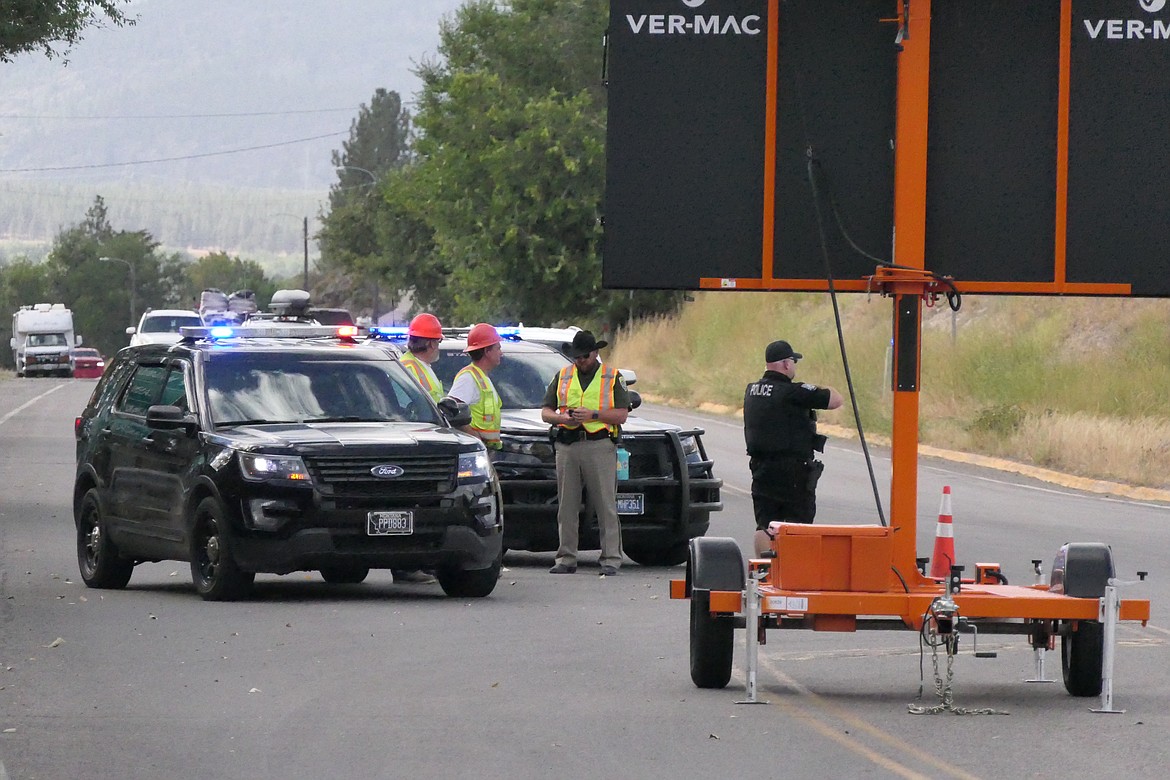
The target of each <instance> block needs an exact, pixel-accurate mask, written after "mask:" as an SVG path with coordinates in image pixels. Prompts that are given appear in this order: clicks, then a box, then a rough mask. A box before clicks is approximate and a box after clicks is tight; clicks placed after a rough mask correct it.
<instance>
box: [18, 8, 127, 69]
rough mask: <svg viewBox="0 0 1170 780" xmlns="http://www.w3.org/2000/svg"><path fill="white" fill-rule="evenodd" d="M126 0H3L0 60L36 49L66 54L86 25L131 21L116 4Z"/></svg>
mask: <svg viewBox="0 0 1170 780" xmlns="http://www.w3.org/2000/svg"><path fill="white" fill-rule="evenodd" d="M129 4H130V0H4V4H3V5H0V62H12V59H13V57H15V56H16V55H18V54H23V53H25V52H31V51H37V50H40V51H42V52H43V53H44V55H45V56H46V57H48V58H50V59H52V58H53V57H57V56H61V55H63V54H68V52H69V49H71V48H72V47H73V46H74V44H76V43H77V42H78V41H80V40H81V33H82V31H83V30H84V29H85V28H87V27H92V26H94V25H97V24H100V23H102V22H105V21H109V22H112V23H113V24H114V25H116V26H118V27H123V26H128V25H133V24H134V22H135V19H133V18H131V17H128V16H126V15H125V14H124V13H123V12H122V11H121V10H120V9H119V8H118V6H119V5H129Z"/></svg>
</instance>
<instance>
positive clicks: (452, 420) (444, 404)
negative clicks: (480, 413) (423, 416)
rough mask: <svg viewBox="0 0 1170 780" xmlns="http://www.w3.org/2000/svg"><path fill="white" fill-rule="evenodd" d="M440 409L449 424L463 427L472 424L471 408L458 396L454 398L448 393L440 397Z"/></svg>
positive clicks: (454, 426) (453, 426)
mask: <svg viewBox="0 0 1170 780" xmlns="http://www.w3.org/2000/svg"><path fill="white" fill-rule="evenodd" d="M439 411H440V412H442V413H443V417H445V418H446V419H447V424H448V425H450V426H451V427H452V428H462V427H463V426H464V425H470V424H471V410H470V409H468V408H467V404H465V403H463V402H462V401H460V400H459V399H458V398H452V397H451V396H449V395H448V396H446V397H444V398H442V399H440V401H439Z"/></svg>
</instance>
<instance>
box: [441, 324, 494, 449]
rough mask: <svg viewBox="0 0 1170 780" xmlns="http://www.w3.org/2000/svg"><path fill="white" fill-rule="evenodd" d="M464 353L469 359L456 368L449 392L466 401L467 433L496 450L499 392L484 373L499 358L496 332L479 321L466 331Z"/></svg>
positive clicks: (488, 371) (487, 371)
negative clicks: (457, 370) (463, 364)
mask: <svg viewBox="0 0 1170 780" xmlns="http://www.w3.org/2000/svg"><path fill="white" fill-rule="evenodd" d="M466 352H467V356H468V357H470V358H471V362H470V363H468V364H467V365H466V366H464V367H463V368H461V369H459V373H458V374H456V375H455V380H454V381H453V382H452V383H451V392H450V393H449V395H450V396H451V397H452V398H455V399H457V400H459V401H462V402H463V403H465V404H467V407H468V410H469V411H470V412H471V424H470V425H467V426H464V430H465V431H467V432H468V433H472V434H475V435H476V436H478V437H479V438H480V439H482V440H483V443H484V445H485V446H486V447H487V448H488V449H489V450H498V449H500V447H501V446H502V445H501V444H500V407H501V406H502V404H501V402H500V394H499V393H497V392H496V386H495V385H493V384H492V380H491V379H489V378H488V374H489V373H490V372H491V371H492V369H494V368H495V367H496V366H498V365H500V360H501V359H503V352H502V351H501V348H500V334H499V332H498V331H497V330H496V329H495V328H493V327H492V326H491V325H489V324H487V323H486V322H481V323H479V324H477V325H473V326H472V327H471V330H470V331H468V333H467V348H466Z"/></svg>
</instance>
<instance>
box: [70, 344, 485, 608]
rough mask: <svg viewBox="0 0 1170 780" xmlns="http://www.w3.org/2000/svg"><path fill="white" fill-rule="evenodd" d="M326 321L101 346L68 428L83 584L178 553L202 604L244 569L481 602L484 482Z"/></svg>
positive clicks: (120, 582) (475, 457) (479, 452)
mask: <svg viewBox="0 0 1170 780" xmlns="http://www.w3.org/2000/svg"><path fill="white" fill-rule="evenodd" d="M336 333H337V329H336V328H309V327H305V326H297V327H290V328H287V329H284V330H282V329H281V328H274V327H272V326H267V327H265V328H264V329H263V330H262V331H252V332H247V331H246V330H245V329H237V330H236V331H229V330H226V329H225V330H223V331H222V332H219V333H217V334H215V335H213V332H212V331H209V330H207V329H185V331H184V338H183V340H182V341H180V342H179V343H178V344H176V345H174V346H166V345H150V346H142V347H129V348H126V349H123V350H122V351H121V352H119V353H118V355H117V356H116V358H115V359H114V360H113V362H112V365H111V366H110V367H109V369H108V370H107V371H106V372H105V374H104V376H103V377H102V379H101V381H100V382H99V383H98V385H97V386H96V388H95V389H94V393H93V396H92V397H91V398H90V400H89V404H88V406H87V407H86V409H85V411H84V412H83V413H82V414H81V416H80V417H78V418H77V421H76V426H75V427H76V438H77V474H76V479H75V482H74V487H73V514H74V520H75V522H76V526H77V559H78V564H79V567H80V569H81V576H82V579H83V580H84V581H85V583H86V585H88V586H90V587H93V588H121V587H124V586H125V585H126V584H127V582H128V581H129V580H130V577H131V574H132V573H133V570H134V566H135V565H136V564H138V563H143V562H148V561H162V560H180V561H189V562H190V564H191V576H192V579H193V580H194V583H195V589H196V591H198V593H199V594H200V595H201V596H202V597H203V598H204V599H207V600H231V599H237V598H241V597H244V596H246V595H247V594H248V592H249V590H250V588H251V586H252V582H253V579H254V577H255V575H256V574H257V573H260V572H267V573H275V574H287V573H289V572H294V571H307V570H308V571H311V570H316V571H319V572H320V573H321V576H322V578H323V579H324V580H325V581H326V582H329V583H358V582H361V581H362V580H363V579H365V577H366V575H367V574H368V573H369V571H370V569H372V568H386V569H388V568H395V569H398V568H402V569H419V568H425V569H432V570H434V571H435V574H436V576H437V577H438V579H439V584H440V585H441V586H442V588H443V590H444V592H445V593H447V595H449V596H460V597H480V596H487V595H488V594H489V593H491V592H492V590H493V589H494V588H495V585H496V581H497V579H498V578H499V573H500V565H501V559H502V555H503V547H502V539H503V527H502V517H501V505H502V502H501V500H500V488H499V483H498V481H497V479H496V476H495V473H494V471H493V470H492V468H491V465H490V463H489V461H488V458H487V452H486V450H485V449H484V447H483V444H482V443H481V442H480V441H479V440H478V439H476V438H475V437H473V436H469V435H467V434H465V433H462V432H460V431H458V430H456V426H459V425H463V424H466V423H467V422H468V421H469V420H470V415H469V414H468V412H467V408H466V406H464V405H462V404H457V403H453V402H451V401H448V400H446V399H445V400H444V401H443V403H442V404H441V406H442V407H443V408H442V409H440V408H439V407H438V406H436V405H435V404H434V403H433V402H432V401H431V399H430V398H429V397H428V396H427V395H426V394H425V393H424V392H423V391H422V390H421V389H420V388H419V386H418V384H417V383H416V382H415V381H414V379H413V378H412V377H411V375H410V374H409V373H408V372H407V371H406V370H405V369H404V368H403V367H402V365H401V364H400V363H399V362H398V361H397V360H396V359H395V358H394V356H393V355H392V354H388V353H387V352H386V351H385V350H384V349H380V348H376V347H367V346H362V345H359V344H356V343H354V342H353V341H352V340H351V339H347V338H343V337H338V336H337V335H336Z"/></svg>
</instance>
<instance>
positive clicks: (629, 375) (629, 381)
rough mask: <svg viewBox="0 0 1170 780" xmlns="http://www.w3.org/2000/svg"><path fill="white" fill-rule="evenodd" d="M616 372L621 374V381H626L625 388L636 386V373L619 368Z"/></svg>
mask: <svg viewBox="0 0 1170 780" xmlns="http://www.w3.org/2000/svg"><path fill="white" fill-rule="evenodd" d="M618 371H619V372H620V373H621V375H622V379H624V380H626V387H629V386H630V385H633V384H637V382H638V374H637V372H636V371H634V370H632V369H629V368H619V369H618Z"/></svg>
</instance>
